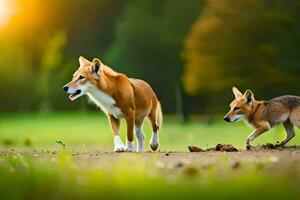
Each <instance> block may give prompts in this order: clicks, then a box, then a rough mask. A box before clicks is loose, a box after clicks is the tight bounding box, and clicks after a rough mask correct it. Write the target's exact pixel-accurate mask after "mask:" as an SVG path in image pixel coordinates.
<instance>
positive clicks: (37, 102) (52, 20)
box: [0, 0, 125, 110]
mask: <svg viewBox="0 0 300 200" xmlns="http://www.w3.org/2000/svg"><path fill="white" fill-rule="evenodd" d="M16 2H17V3H16V5H17V9H16V14H15V16H13V18H11V19H10V21H9V22H8V23H7V24H6V25H5V26H3V27H0V72H1V73H0V83H1V84H2V85H1V86H0V88H1V93H2V94H1V95H0V97H1V98H0V99H1V100H0V101H1V103H0V110H25V109H26V110H37V109H41V107H43V108H44V110H45V109H46V108H47V107H48V108H50V107H52V108H53V109H66V108H75V107H77V108H78V106H80V105H81V104H80V103H81V102H83V100H81V102H79V103H74V104H70V103H69V101H67V98H66V95H65V94H64V93H63V91H62V89H61V88H62V85H63V84H65V83H66V82H67V81H69V79H70V77H71V75H72V73H73V72H74V70H75V69H76V67H77V66H78V56H79V55H81V54H84V55H86V56H88V57H92V56H98V55H101V54H102V53H103V52H104V50H105V49H106V48H107V46H108V44H109V43H110V42H111V40H112V38H113V34H112V33H113V26H114V23H115V20H116V19H117V17H118V15H119V13H120V12H121V10H122V9H123V5H124V4H125V1H122V0H110V1H107V0H85V1H82V0H51V1H44V0H20V1H16ZM66 38H67V39H68V40H67V41H66ZM16 68H17V69H16ZM20 99H21V100H20ZM64 99H66V100H64ZM41 105H42V106H41ZM50 105H51V106H50Z"/></svg>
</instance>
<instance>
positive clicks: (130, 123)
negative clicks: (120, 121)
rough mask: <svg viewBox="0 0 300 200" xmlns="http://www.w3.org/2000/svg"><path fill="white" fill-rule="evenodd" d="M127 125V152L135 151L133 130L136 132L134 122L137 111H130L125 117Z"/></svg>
mask: <svg viewBox="0 0 300 200" xmlns="http://www.w3.org/2000/svg"><path fill="white" fill-rule="evenodd" d="M125 118H126V123H127V141H126V146H125V151H130V152H132V151H134V142H133V130H134V120H135V111H134V110H130V111H129V112H127V113H126V115H125Z"/></svg>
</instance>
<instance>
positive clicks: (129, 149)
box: [125, 140, 134, 152]
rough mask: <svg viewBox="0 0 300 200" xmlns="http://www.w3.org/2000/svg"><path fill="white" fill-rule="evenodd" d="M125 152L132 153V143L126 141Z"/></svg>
mask: <svg viewBox="0 0 300 200" xmlns="http://www.w3.org/2000/svg"><path fill="white" fill-rule="evenodd" d="M125 151H127V152H133V151H134V142H133V141H131V142H130V141H128V140H127V141H126V146H125Z"/></svg>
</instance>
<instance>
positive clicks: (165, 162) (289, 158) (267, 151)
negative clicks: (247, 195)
mask: <svg viewBox="0 0 300 200" xmlns="http://www.w3.org/2000/svg"><path fill="white" fill-rule="evenodd" d="M70 152H71V154H72V158H73V160H74V161H75V163H78V164H79V165H81V164H82V165H87V166H91V165H99V164H101V165H102V166H106V165H107V167H109V166H110V165H111V164H112V163H114V162H117V161H120V160H122V161H129V162H134V161H137V160H143V161H145V163H149V164H151V165H152V164H153V163H155V164H156V165H157V167H158V168H160V167H162V168H163V167H167V168H173V167H183V166H186V165H193V166H199V167H205V166H209V165H215V164H216V165H218V163H220V161H221V162H223V163H224V160H225V161H226V162H229V163H230V164H232V165H239V163H262V162H266V161H267V162H270V163H274V164H280V165H282V164H289V165H290V164H292V165H294V164H295V163H296V164H300V146H290V147H284V148H273V147H269V146H260V147H254V148H252V149H251V150H248V151H247V150H238V151H234V152H221V151H216V150H212V149H210V150H209V151H205V152H188V151H186V152H176V151H157V152H150V151H149V152H145V153H127V152H123V153H113V152H103V151H99V150H89V151H83V152H76V151H70ZM16 153H18V154H21V155H22V156H27V157H34V158H37V159H43V160H47V159H49V158H51V157H56V156H57V154H58V153H59V152H58V151H56V150H41V151H36V150H14V149H10V150H0V157H9V156H12V155H14V154H16ZM153 161H155V162H153Z"/></svg>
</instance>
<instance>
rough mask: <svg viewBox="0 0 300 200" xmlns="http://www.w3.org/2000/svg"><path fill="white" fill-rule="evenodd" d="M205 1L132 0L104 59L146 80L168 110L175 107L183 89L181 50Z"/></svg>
mask: <svg viewBox="0 0 300 200" xmlns="http://www.w3.org/2000/svg"><path fill="white" fill-rule="evenodd" d="M203 5H204V1H199V0H188V1H173V0H144V1H138V0H132V1H129V2H128V4H127V5H126V8H125V11H124V13H123V15H122V16H121V17H120V21H119V23H117V26H116V29H115V32H116V33H115V34H116V35H115V37H116V38H115V41H114V42H113V44H112V45H111V47H110V49H109V50H108V51H107V53H106V55H105V57H104V62H106V63H107V64H108V65H109V66H111V67H112V68H114V69H116V70H119V71H121V72H124V73H126V74H127V75H129V76H133V77H138V78H141V79H145V80H147V81H148V82H149V83H150V84H151V85H152V86H153V87H154V90H155V91H156V92H157V94H158V96H159V99H160V100H161V102H162V104H163V107H164V110H165V111H166V112H174V111H175V109H176V101H175V98H176V96H178V95H176V90H180V82H181V81H180V77H181V73H182V61H181V59H180V52H181V49H182V41H183V38H184V36H185V34H186V31H187V30H188V27H189V26H190V25H191V24H192V22H193V21H194V20H195V19H196V17H197V15H198V14H199V12H200V11H201V8H202V7H203Z"/></svg>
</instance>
